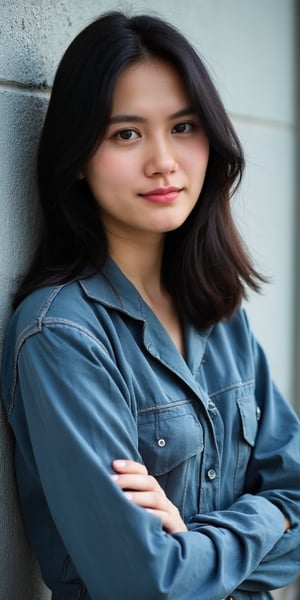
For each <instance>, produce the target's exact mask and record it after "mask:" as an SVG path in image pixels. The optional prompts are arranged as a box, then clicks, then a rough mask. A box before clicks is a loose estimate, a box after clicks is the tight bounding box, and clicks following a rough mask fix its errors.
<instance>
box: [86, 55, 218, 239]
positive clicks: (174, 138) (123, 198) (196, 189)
mask: <svg viewBox="0 0 300 600" xmlns="http://www.w3.org/2000/svg"><path fill="white" fill-rule="evenodd" d="M208 156H209V144H208V140H207V137H206V135H205V133H204V131H203V129H202V127H201V123H200V121H199V118H198V116H197V115H196V114H195V113H194V111H193V109H192V107H191V105H190V101H189V98H188V96H187V93H186V91H185V88H184V86H183V84H182V81H181V79H180V77H179V76H178V74H177V72H176V70H175V69H174V68H173V67H172V66H170V64H168V63H167V62H164V61H162V60H160V59H150V60H145V61H143V62H139V63H135V64H134V65H132V66H129V67H127V68H126V69H125V70H124V71H123V72H122V74H121V75H120V77H119V79H118V80H117V84H116V87H115V91H114V96H113V105H112V113H111V118H110V122H109V125H108V128H107V131H106V134H105V137H104V139H103V141H102V142H101V144H100V145H99V147H98V149H97V150H96V152H95V153H94V155H93V156H92V157H91V158H90V159H89V160H88V161H87V163H86V164H85V167H84V169H83V176H84V177H85V178H86V180H87V182H88V184H89V187H90V189H91V191H92V193H93V195H94V197H95V199H96V201H97V203H98V205H99V208H100V211H101V219H102V222H103V225H104V227H105V230H106V233H107V236H108V240H109V239H110V236H118V238H120V237H122V238H123V239H124V240H125V239H126V238H128V237H130V238H132V237H134V238H135V239H138V237H137V236H141V239H145V236H158V237H159V238H161V237H162V235H163V234H164V233H166V232H168V231H171V230H174V229H176V228H177V227H179V226H180V225H182V223H183V222H184V221H185V220H186V218H187V217H188V215H189V214H190V212H191V211H192V209H193V207H194V206H195V204H196V202H197V200H198V197H199V194H200V191H201V188H202V185H203V181H204V178H205V172H206V167H207V162H208Z"/></svg>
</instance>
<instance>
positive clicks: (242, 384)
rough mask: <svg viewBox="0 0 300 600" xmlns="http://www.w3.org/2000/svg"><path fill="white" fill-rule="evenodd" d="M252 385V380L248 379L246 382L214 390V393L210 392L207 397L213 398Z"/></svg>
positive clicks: (253, 381)
mask: <svg viewBox="0 0 300 600" xmlns="http://www.w3.org/2000/svg"><path fill="white" fill-rule="evenodd" d="M254 383H255V380H254V379H248V380H247V381H240V382H238V383H232V384H231V385H226V386H225V387H223V388H220V389H219V390H216V391H215V392H211V393H210V394H209V397H210V398H213V397H214V396H218V394H223V393H224V392H229V391H230V390H235V389H240V388H244V387H247V386H248V385H250V384H254Z"/></svg>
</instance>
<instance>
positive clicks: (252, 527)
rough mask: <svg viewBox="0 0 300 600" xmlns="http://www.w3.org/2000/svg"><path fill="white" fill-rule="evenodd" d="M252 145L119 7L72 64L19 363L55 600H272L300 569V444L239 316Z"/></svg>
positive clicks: (255, 279) (153, 28)
mask: <svg viewBox="0 0 300 600" xmlns="http://www.w3.org/2000/svg"><path fill="white" fill-rule="evenodd" d="M243 164H244V161H243V155H242V150H241V147H240V144H239V141H238V139H237V136H236V134H235V132H234V130H233V127H232V125H231V123H230V122H229V120H228V118H227V116H226V114H225V111H224V108H223V106H222V103H221V101H220V99H219V97H218V95H217V92H216V90H215V89H214V86H213V84H212V82H211V80H210V78H209V76H208V74H207V72H206V70H205V68H204V66H203V63H202V62H201V60H200V58H199V57H198V56H197V54H196V53H195V51H194V50H193V49H192V48H191V46H190V45H189V43H188V42H187V41H186V39H185V38H184V37H183V36H182V35H181V34H180V33H179V32H177V31H176V30H175V29H174V28H172V27H171V26H169V25H168V24H166V23H165V22H163V21H162V20H160V19H158V18H153V17H150V16H135V17H133V18H127V17H125V16H124V15H123V14H120V13H110V14H107V15H105V16H103V17H101V18H99V19H98V20H97V21H95V22H94V23H92V24H91V25H90V26H89V27H87V28H86V29H85V30H84V31H83V32H82V33H80V34H79V36H78V37H77V38H76V39H75V40H74V42H73V43H72V44H71V46H70V47H69V49H68V50H67V52H66V54H65V56H64V57H63V59H62V62H61V64H60V66H59V69H58V72H57V75H56V79H55V82H54V86H53V91H52V96H51V100H50V104H49V109H48V113H47V116H46V120H45V125H44V128H43V132H42V137H41V143H40V149H39V159H38V179H39V195H40V201H41V205H42V212H43V231H42V235H41V241H40V245H39V248H38V250H37V254H36V257H35V260H34V262H33V265H32V267H31V269H30V271H29V273H28V274H27V276H26V278H25V280H24V282H23V284H22V285H21V287H20V289H19V291H18V294H17V297H16V302H15V308H16V310H15V313H14V316H13V318H12V320H11V323H10V326H9V330H8V334H7V338H6V344H5V350H4V359H3V370H2V387H3V399H4V405H5V407H6V410H7V414H8V419H9V423H10V425H11V427H12V429H13V432H14V436H15V440H16V444H15V467H16V477H17V483H18V489H19V494H20V502H21V507H22V511H23V515H24V519H25V522H26V526H27V529H28V533H29V537H30V540H31V542H32V545H33V547H34V549H35V552H36V555H37V557H38V560H39V563H40V565H41V569H42V573H43V577H44V579H45V582H46V584H47V585H48V586H49V588H50V589H51V590H52V598H53V599H55V600H67V599H68V600H75V599H76V600H79V599H80V600H83V599H85V600H90V599H92V600H119V599H121V598H122V600H158V599H160V598H168V599H172V600H200V599H201V600H221V599H224V598H236V599H240V600H246V599H252V600H253V599H255V600H256V599H257V600H258V599H259V600H265V599H267V598H270V593H269V590H270V589H272V588H276V587H279V586H283V585H286V584H287V583H288V582H290V581H291V580H292V579H293V578H294V577H295V576H296V574H297V572H298V570H299V561H300V550H299V548H300V528H299V519H300V486H299V477H300V448H299V440H300V428H299V422H298V420H297V418H296V416H295V414H294V413H293V411H292V410H291V408H290V407H289V406H288V404H287V403H286V402H285V400H284V399H283V398H282V397H281V395H280V394H279V392H278V390H277V389H276V387H275V386H274V384H273V383H272V381H271V378H270V374H269V371H268V365H267V362H266V359H265V356H264V354H263V351H262V350H261V348H260V346H259V345H258V343H257V341H256V340H255V338H254V337H253V335H252V333H251V331H250V329H249V325H248V322H247V318H246V315H245V313H244V311H243V310H242V309H241V308H240V303H241V300H242V298H243V297H244V295H245V288H246V286H250V287H252V288H254V289H258V287H259V283H260V280H262V278H261V277H260V275H259V274H258V273H257V272H256V271H255V269H254V268H253V266H252V264H251V261H250V259H249V257H248V255H247V253H246V251H245V248H244V246H243V243H242V241H241V240H240V238H239V235H238V233H237V231H236V229H235V226H234V223H233V220H232V216H231V211H230V196H231V194H232V192H233V191H234V188H235V187H236V186H237V185H238V183H239V181H240V178H241V175H242V170H243Z"/></svg>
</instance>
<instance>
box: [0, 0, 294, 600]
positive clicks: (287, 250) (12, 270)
mask: <svg viewBox="0 0 300 600" xmlns="http://www.w3.org/2000/svg"><path fill="white" fill-rule="evenodd" d="M111 8H121V9H122V8H123V9H125V10H127V9H128V10H130V12H133V11H137V12H141V11H143V10H147V11H149V10H152V11H157V12H158V13H159V14H161V15H162V16H165V17H167V18H168V19H169V20H170V21H172V22H173V23H174V24H175V25H178V26H179V27H181V29H182V30H183V31H184V32H185V33H187V34H188V35H189V37H190V39H191V40H192V41H193V43H194V45H195V46H196V47H197V48H198V49H199V50H200V52H201V53H202V54H203V55H204V56H205V57H206V60H207V64H208V66H209V69H210V70H211V73H212V74H213V76H214V78H215V81H216V84H217V86H218V87H219V89H220V91H221V93H222V95H223V98H224V100H225V104H226V106H227V108H228V110H229V112H230V114H231V116H232V118H233V120H234V122H235V124H236V127H237V129H238V132H239V134H240V136H241V138H242V141H243V142H244V144H245V149H246V154H247V157H248V163H249V166H248V171H247V176H246V178H245V182H244V185H243V188H242V190H241V192H240V194H239V197H238V199H237V201H236V214H237V219H238V220H239V222H240V224H241V227H242V229H243V231H244V232H245V236H246V238H247V241H248V243H249V245H250V247H251V249H252V250H253V253H254V256H255V258H256V259H257V260H258V264H259V266H260V267H261V268H262V269H263V270H264V272H265V273H266V274H268V275H270V276H271V277H272V284H271V285H270V286H268V287H267V288H266V289H265V290H264V295H263V296H262V297H257V298H256V297H251V299H250V303H249V307H248V308H249V314H250V318H251V321H252V324H253V327H254V329H255V330H256V332H257V335H258V337H259V338H260V339H261V340H262V342H263V345H264V346H265V348H266V350H267V352H268V355H269V357H270V363H271V366H272V368H273V372H274V373H275V375H276V379H277V381H278V383H279V385H280V387H281V388H282V390H283V391H284V393H285V394H286V395H287V396H288V397H289V398H290V399H292V398H293V395H294V394H295V390H294V389H293V381H294V380H295V377H294V373H293V368H292V367H293V364H295V363H294V361H293V356H294V348H295V344H296V342H295V339H294V326H293V316H294V308H295V289H294V287H295V286H294V280H295V274H296V255H295V227H294V222H295V159H294V157H295V143H296V135H295V131H296V110H295V72H296V64H295V63H296V49H295V45H296V36H295V31H294V22H295V16H296V1H295V0H252V1H250V0H226V2H224V0H209V2H208V1H207V0H197V1H196V0H185V2H184V3H179V2H177V0H165V2H164V3H162V2H161V0H149V1H148V2H147V1H142V0H140V1H135V2H113V1H104V0H103V1H101V0H86V1H85V2H81V0H39V1H38V0H0V156H1V161H0V203H1V219H0V254H1V260H0V291H1V293H0V342H1V339H2V337H3V332H4V329H5V323H6V321H7V318H8V315H9V311H10V301H11V295H12V293H13V290H14V289H15V286H16V283H17V279H18V277H19V275H20V274H21V273H22V272H23V270H24V268H25V267H26V264H27V263H28V260H29V258H30V255H31V252H32V248H33V246H34V240H35V232H36V229H37V222H38V216H37V210H36V191H35V181H34V174H33V166H34V156H35V148H36V141H37V138H38V134H39V130H40V126H41V122H42V119H43V114H44V111H45V107H46V104H47V100H48V95H49V89H50V87H51V83H52V80H53V75H54V71H55V68H56V65H57V63H58V60H59V59H60V57H61V55H62V53H63V51H64V49H65V48H66V46H67V45H68V44H69V42H70V41H71V39H72V38H73V37H74V35H75V34H76V33H77V32H78V31H79V30H80V29H82V28H83V27H84V26H85V25H86V24H87V23H88V22H89V21H91V20H92V19H93V18H94V17H96V16H97V15H98V14H100V13H101V12H103V11H104V10H108V9H111ZM298 66H299V65H298ZM298 347H299V345H298ZM287 597H288V596H287V593H286V595H285V598H287ZM46 598H48V594H47V592H46V591H45V590H44V588H43V586H42V584H41V581H40V577H39V572H38V569H37V567H36V564H35V562H34V559H33V556H32V553H31V551H30V549H29V547H28V543H27V541H26V535H25V533H24V529H23V525H22V520H21V518H20V515H19V511H18V504H17V499H16V494H15V487H14V481H13V474H12V468H11V441H10V436H9V432H8V431H7V428H6V425H5V421H4V419H3V417H2V416H0V600H2V599H3V600H46Z"/></svg>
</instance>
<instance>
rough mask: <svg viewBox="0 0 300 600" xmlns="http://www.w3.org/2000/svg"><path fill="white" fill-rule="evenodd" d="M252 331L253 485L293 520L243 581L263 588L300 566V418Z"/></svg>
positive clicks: (291, 575) (290, 578)
mask: <svg viewBox="0 0 300 600" xmlns="http://www.w3.org/2000/svg"><path fill="white" fill-rule="evenodd" d="M245 318H246V316H245ZM246 322H247V320H246ZM250 335H251V339H252V348H253V356H254V364H255V373H256V375H255V380H256V398H257V404H258V406H259V407H260V409H261V419H260V425H259V430H258V436H257V438H256V443H255V447H254V450H253V455H252V459H251V462H250V465H249V469H248V476H247V486H248V489H252V490H254V491H255V492H256V493H257V494H259V495H260V496H262V497H264V498H267V499H268V500H270V502H272V503H273V504H275V505H276V506H278V508H280V510H281V511H282V512H283V514H284V515H285V516H286V517H288V519H289V521H290V523H291V528H290V530H289V531H287V532H286V533H285V534H284V535H283V536H282V537H281V538H280V540H279V541H278V542H277V544H276V545H275V546H274V547H273V548H272V550H271V551H270V552H269V553H268V554H267V555H266V556H265V558H264V559H263V560H262V562H261V564H260V565H258V567H257V568H256V569H255V570H254V572H253V573H252V574H251V576H250V577H249V578H248V580H247V581H246V582H244V583H243V586H242V587H243V589H251V588H252V589H253V586H254V585H255V589H258V590H261V589H274V588H275V587H281V586H284V585H288V584H289V583H290V582H291V581H293V579H294V578H295V577H296V575H297V574H298V573H299V570H300V423H299V419H298V417H297V416H296V414H295V412H294V411H293V409H292V408H291V407H290V405H289V404H288V403H287V402H286V400H285V399H284V398H283V397H282V395H281V393H280V392H279V390H278V388H277V387H276V385H275V384H274V382H273V381H272V378H271V376H270V372H269V366H268V362H267V359H266V356H265V353H264V351H263V350H262V348H261V346H260V344H259V343H258V342H257V340H256V339H255V337H254V336H253V335H252V334H251V332H250Z"/></svg>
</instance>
